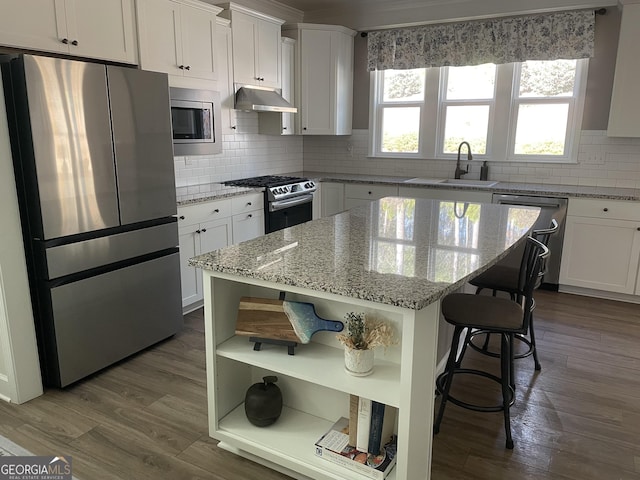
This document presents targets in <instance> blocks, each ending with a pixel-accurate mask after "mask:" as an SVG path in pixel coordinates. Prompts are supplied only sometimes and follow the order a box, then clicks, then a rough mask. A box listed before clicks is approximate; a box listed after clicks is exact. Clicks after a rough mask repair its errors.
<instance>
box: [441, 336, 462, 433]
mask: <svg viewBox="0 0 640 480" xmlns="http://www.w3.org/2000/svg"><path fill="white" fill-rule="evenodd" d="M461 334H462V327H455V329H454V331H453V339H452V340H451V351H450V352H449V357H448V358H447V366H446V367H445V369H444V373H442V374H441V375H440V377H438V378H441V377H442V376H443V375H444V385H443V387H442V391H441V392H440V393H441V398H440V408H439V409H438V415H437V416H436V421H435V422H434V424H433V433H434V435H435V434H437V433H438V432H439V431H440V422H442V417H443V416H444V407H445V406H446V405H447V399H448V398H449V390H450V389H451V382H452V381H453V372H454V370H455V368H456V365H458V366H459V365H460V363H461V362H462V356H463V354H464V350H463V351H462V353H461V355H460V359H459V360H456V353H457V351H458V344H459V342H460V335H461ZM437 382H438V380H436V384H437ZM438 391H440V388H438Z"/></svg>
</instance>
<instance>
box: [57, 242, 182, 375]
mask: <svg viewBox="0 0 640 480" xmlns="http://www.w3.org/2000/svg"><path fill="white" fill-rule="evenodd" d="M51 304H52V311H53V324H52V325H51V327H52V331H51V332H49V333H50V334H52V335H53V336H54V338H51V339H49V340H52V339H54V340H55V345H54V347H53V348H55V352H51V351H50V352H49V355H48V357H49V358H47V359H46V361H47V366H46V370H45V382H46V383H47V384H48V385H53V386H59V387H64V386H66V385H69V384H70V383H73V382H75V381H77V380H80V379H81V378H83V377H86V376H87V375H90V374H91V373H94V372H96V371H98V370H100V369H102V368H104V367H107V366H109V365H111V364H113V363H114V362H117V361H118V360H121V359H123V358H125V357H127V356H129V355H131V354H133V353H135V352H137V351H139V350H142V349H143V348H145V347H148V346H150V345H153V344H154V343H156V342H158V341H160V340H163V339H165V338H167V337H170V336H171V335H173V334H175V333H177V332H178V331H179V330H180V328H181V327H182V302H181V295H180V265H179V254H178V253H174V254H171V255H168V256H165V257H160V258H156V259H154V260H150V261H147V262H144V263H139V264H137V265H133V266H130V267H126V268H123V269H120V270H115V271H112V272H109V273H105V274H103V275H98V276H95V277H90V278H87V279H84V280H80V281H78V282H73V283H70V284H67V285H62V286H59V287H56V288H53V289H52V290H51ZM49 345H50V346H51V345H52V342H49ZM56 357H57V358H56ZM56 364H57V365H56Z"/></svg>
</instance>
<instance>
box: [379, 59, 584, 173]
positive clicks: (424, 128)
mask: <svg viewBox="0 0 640 480" xmlns="http://www.w3.org/2000/svg"><path fill="white" fill-rule="evenodd" d="M520 65H521V64H520V63H509V64H503V65H496V80H495V84H494V98H493V105H491V106H490V107H489V125H488V131H487V148H486V153H485V154H478V153H476V152H473V153H474V157H475V158H477V159H479V160H488V161H492V162H494V161H495V162H512V163H577V157H578V144H579V141H580V131H581V126H582V125H581V123H582V114H583V111H584V101H585V95H586V83H587V71H588V67H589V60H588V59H580V60H577V61H576V78H575V83H574V94H573V96H571V97H557V98H555V97H545V98H542V99H535V97H533V98H532V97H527V98H524V99H523V101H521V100H520V99H519V95H518V92H519V80H520V76H519V75H520ZM448 68H449V67H439V68H427V69H426V72H425V87H424V98H423V100H422V101H406V102H405V101H403V102H384V101H382V99H383V95H384V92H383V90H384V88H383V87H384V85H383V79H384V71H373V72H370V94H369V99H370V109H369V152H368V154H369V156H370V157H375V158H403V159H434V160H448V159H456V158H457V153H440V152H442V149H443V144H444V133H445V132H444V128H445V120H446V119H445V113H444V112H445V110H446V106H447V105H453V104H455V105H476V104H483V105H484V104H488V103H489V102H488V101H487V100H486V99H482V100H455V101H452V100H446V99H445V93H446V91H445V89H446V79H447V74H448ZM433 99H436V101H434V100H433ZM530 100H534V102H530ZM521 103H540V104H552V103H568V104H569V111H568V118H567V133H566V136H565V153H564V155H525V154H515V138H516V128H517V125H516V123H517V115H518V106H519V105H520V104H521ZM399 106H420V108H421V112H420V116H419V118H420V124H419V126H418V135H419V138H418V152H416V153H405V152H383V151H382V116H383V114H382V111H383V110H384V108H395V107H399ZM472 148H473V145H472Z"/></svg>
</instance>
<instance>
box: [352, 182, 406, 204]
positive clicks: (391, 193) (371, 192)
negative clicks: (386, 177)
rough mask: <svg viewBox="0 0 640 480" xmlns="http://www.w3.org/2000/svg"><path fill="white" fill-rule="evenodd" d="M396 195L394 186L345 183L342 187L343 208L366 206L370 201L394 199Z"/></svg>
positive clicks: (396, 188) (396, 191)
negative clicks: (385, 198)
mask: <svg viewBox="0 0 640 480" xmlns="http://www.w3.org/2000/svg"><path fill="white" fill-rule="evenodd" d="M397 195H398V187H397V186H395V185H377V184H368V183H365V184H362V183H347V184H346V185H345V186H344V208H345V210H349V209H350V208H353V207H358V206H360V205H366V204H367V203H369V202H371V201H372V200H378V199H380V198H383V197H395V196H397Z"/></svg>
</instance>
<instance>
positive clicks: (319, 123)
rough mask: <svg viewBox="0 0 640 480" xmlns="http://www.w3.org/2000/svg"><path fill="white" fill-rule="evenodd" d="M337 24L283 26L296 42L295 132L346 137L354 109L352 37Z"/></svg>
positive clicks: (351, 34)
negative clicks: (296, 108)
mask: <svg viewBox="0 0 640 480" xmlns="http://www.w3.org/2000/svg"><path fill="white" fill-rule="evenodd" d="M355 34H356V32H355V31H353V30H350V29H348V28H345V27H341V26H337V25H316V24H309V23H299V24H294V25H285V26H284V27H283V35H285V36H287V37H291V38H294V39H295V40H297V55H296V63H297V67H296V105H297V107H298V117H297V127H298V128H297V130H298V132H299V133H301V134H303V135H349V134H351V117H352V109H353V37H354V36H355Z"/></svg>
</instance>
